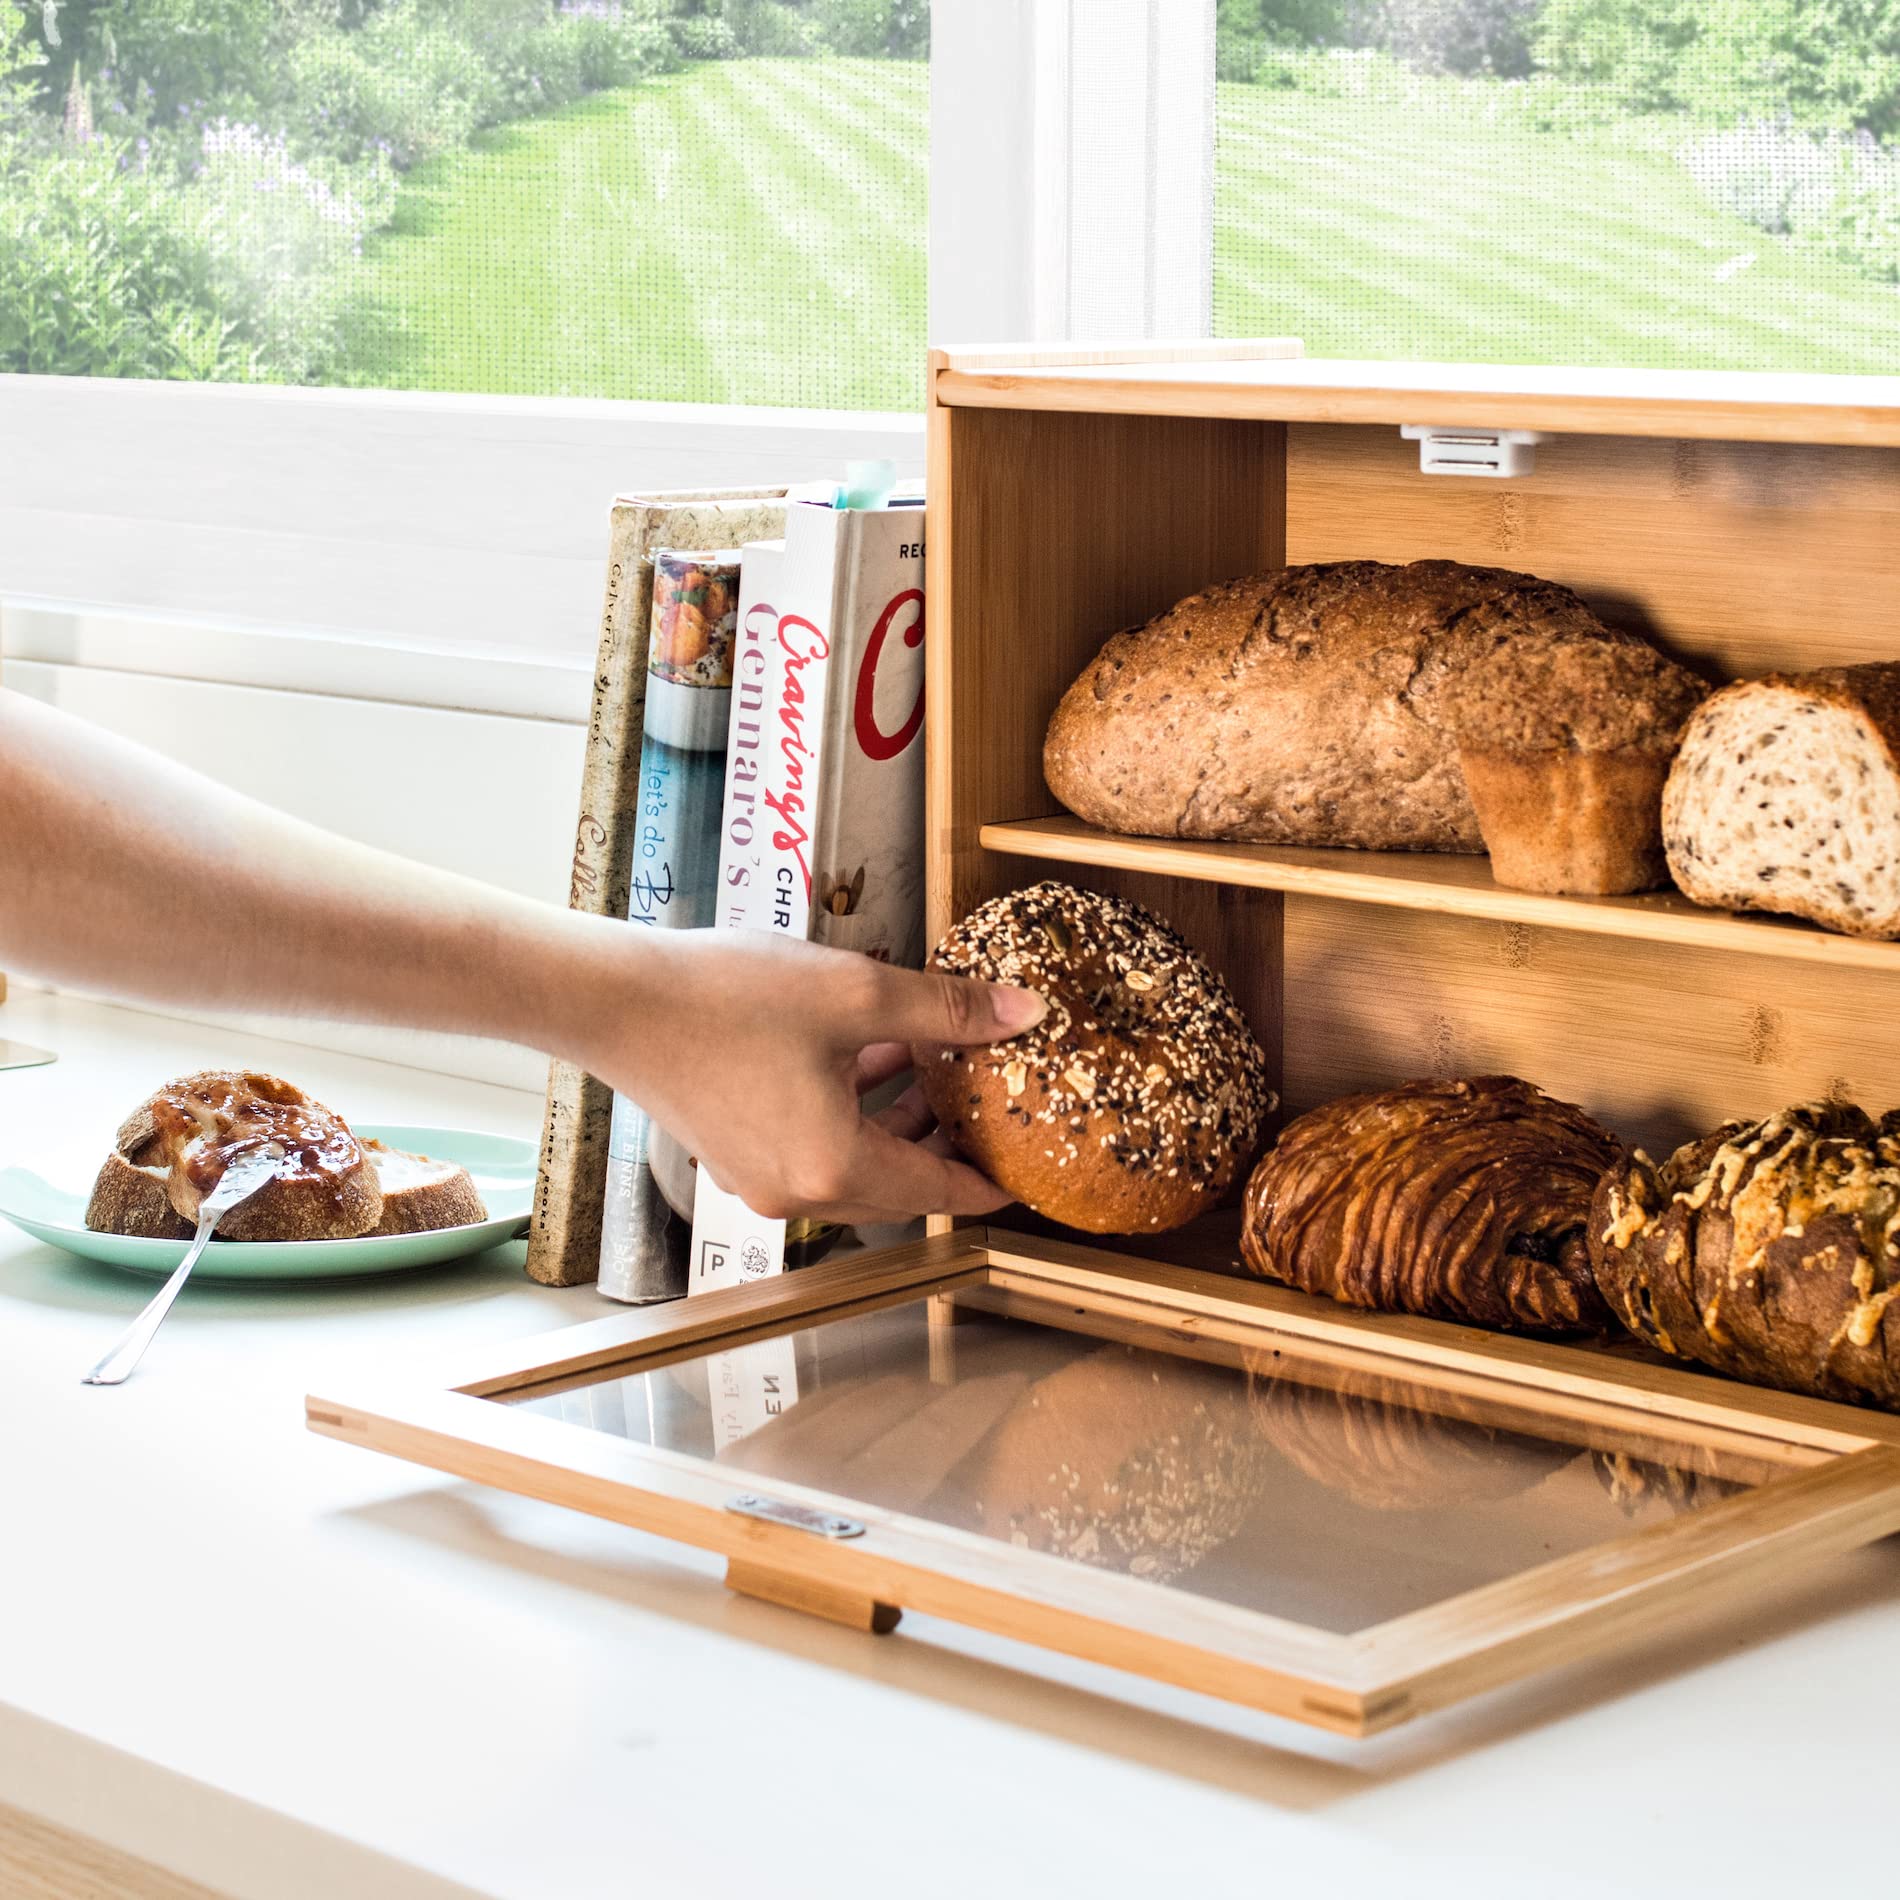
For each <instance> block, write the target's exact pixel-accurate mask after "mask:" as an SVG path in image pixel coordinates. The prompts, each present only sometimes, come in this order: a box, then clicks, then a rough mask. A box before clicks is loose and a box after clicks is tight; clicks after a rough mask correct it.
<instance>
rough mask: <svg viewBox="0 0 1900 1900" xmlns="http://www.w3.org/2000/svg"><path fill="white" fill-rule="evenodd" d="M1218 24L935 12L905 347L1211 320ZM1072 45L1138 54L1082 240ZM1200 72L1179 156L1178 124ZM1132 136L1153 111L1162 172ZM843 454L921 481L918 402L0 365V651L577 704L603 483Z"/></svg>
mask: <svg viewBox="0 0 1900 1900" xmlns="http://www.w3.org/2000/svg"><path fill="white" fill-rule="evenodd" d="M1213 16H1214V6H1213V0H1187V4H1183V0H958V4H957V5H955V6H946V7H943V8H941V9H939V10H938V17H937V19H936V21H935V22H934V43H933V48H932V57H931V73H930V112H931V136H930V158H929V165H930V176H931V179H932V180H933V189H932V191H931V194H930V211H929V224H928V240H927V241H928V247H929V281H930V287H931V288H930V298H929V309H928V330H929V335H930V337H931V338H932V339H936V338H940V337H950V338H954V339H955V340H956V341H957V342H958V343H959V344H999V343H1006V342H1008V341H1011V340H1014V339H1024V338H1027V339H1037V340H1047V339H1051V338H1066V337H1067V336H1068V335H1069V333H1070V331H1071V329H1072V328H1073V327H1074V323H1075V322H1076V321H1079V320H1082V319H1083V317H1084V316H1085V314H1086V313H1087V312H1088V311H1090V310H1094V309H1098V308H1100V309H1105V310H1107V311H1108V314H1109V316H1110V318H1111V321H1110V322H1109V323H1108V325H1107V327H1106V330H1105V331H1104V334H1106V335H1112V336H1120V337H1136V336H1146V335H1155V334H1200V335H1204V334H1205V333H1206V331H1207V328H1208V322H1207V314H1208V305H1209V301H1210V297H1211V276H1212V273H1211V203H1212V196H1211V152H1212V137H1213V125H1212V118H1211V100H1212V85H1211V79H1212V70H1213V67H1212V61H1213ZM1164 22H1165V30H1164ZM1078 36H1082V37H1085V38H1086V39H1087V41H1088V44H1089V47H1090V49H1091V51H1090V58H1091V59H1093V60H1094V61H1096V63H1097V65H1098V66H1099V64H1100V62H1102V61H1104V60H1124V61H1130V62H1139V63H1140V78H1139V81H1138V82H1137V83H1139V84H1140V85H1141V86H1142V87H1143V88H1145V92H1144V96H1145V97H1146V99H1147V101H1148V104H1147V108H1146V110H1145V114H1144V117H1145V120H1146V122H1147V124H1148V125H1149V127H1150V128H1151V130H1150V136H1149V141H1148V145H1147V146H1146V147H1144V151H1145V154H1146V164H1147V188H1146V189H1145V191H1142V192H1138V193H1135V194H1132V195H1131V199H1130V202H1129V203H1128V204H1127V206H1126V207H1125V214H1123V222H1122V223H1121V224H1120V225H1119V226H1118V227H1117V228H1115V229H1113V230H1112V231H1107V232H1105V231H1104V229H1103V226H1102V223H1101V221H1100V220H1099V218H1098V219H1097V220H1096V221H1095V222H1094V223H1093V224H1092V225H1091V227H1090V232H1089V243H1088V245H1087V246H1086V247H1083V246H1080V245H1078V244H1077V243H1076V242H1075V241H1074V233H1073V232H1072V229H1071V225H1070V221H1069V217H1068V210H1069V207H1070V205H1071V202H1072V200H1073V197H1074V183H1075V177H1074V174H1075V169H1076V167H1077V165H1078V164H1082V163H1087V162H1089V155H1090V154H1091V152H1095V153H1099V152H1100V151H1102V150H1104V149H1105V148H1106V146H1107V145H1108V143H1109V142H1111V141H1113V142H1117V143H1120V144H1123V145H1125V144H1127V143H1128V141H1127V139H1126V137H1125V130H1124V128H1122V127H1121V126H1120V125H1119V124H1117V125H1114V126H1110V125H1109V124H1108V123H1107V122H1106V115H1104V114H1103V113H1102V111H1101V110H1100V109H1099V107H1098V108H1097V110H1096V111H1095V113H1094V114H1093V116H1091V111H1090V95H1089V93H1088V90H1087V86H1086V84H1085V83H1084V81H1085V78H1086V75H1084V74H1082V73H1081V72H1080V71H1079V69H1078V66H1077V62H1076V60H1075V58H1074V48H1075V46H1076V43H1077V39H1078ZM1158 53H1159V66H1158V67H1157V66H1156V61H1157V56H1158ZM1197 75H1200V76H1201V77H1202V78H1204V79H1205V81H1206V82H1207V83H1206V84H1205V85H1204V86H1200V81H1199V79H1197ZM1197 86H1200V91H1201V92H1204V93H1205V95H1206V100H1207V103H1208V106H1209V116H1208V118H1207V122H1206V124H1205V127H1204V128H1201V130H1202V131H1204V138H1200V139H1199V142H1198V144H1197V134H1196V132H1195V129H1194V128H1193V127H1192V126H1190V127H1189V131H1188V134H1187V135H1186V136H1183V135H1182V133H1181V131H1180V129H1179V128H1180V125H1181V121H1182V115H1183V114H1191V113H1192V111H1193V110H1194V104H1193V102H1194V100H1195V98H1196V97H1198V96H1199V92H1197ZM1118 116H1119V115H1118ZM1157 125H1165V126H1168V127H1171V128H1174V129H1173V131H1172V132H1171V134H1170V136H1169V137H1168V138H1167V139H1166V140H1165V141H1164V142H1165V144H1166V146H1167V152H1166V155H1165V158H1164V159H1158V158H1157V155H1156V151H1155V149H1154V147H1155V143H1156V141H1155V138H1154V136H1153V131H1152V128H1154V127H1155V126H1157ZM1199 145H1204V146H1205V149H1206V153H1207V155H1208V157H1207V164H1206V166H1204V167H1201V168H1198V169H1197V166H1196V164H1195V163H1194V162H1193V159H1194V154H1195V152H1196V151H1197V150H1198V149H1199ZM1184 234H1185V235H1184ZM1184 244H1185V246H1186V248H1185V249H1184V248H1183V246H1184ZM1197 244H1198V245H1199V256H1198V262H1197V259H1196V253H1195V248H1194V247H1195V246H1196V245H1197ZM1197 282H1198V283H1199V285H1200V290H1199V292H1198V294H1194V293H1193V289H1192V287H1193V285H1194V284H1195V283H1197ZM1131 284H1132V285H1133V286H1134V287H1133V289H1132V291H1131V289H1130V285H1131ZM1183 284H1186V285H1188V286H1189V291H1190V294H1187V295H1186V296H1185V297H1184V296H1183V295H1182V294H1181V293H1180V290H1179V287H1180V286H1182V285H1183ZM1170 287H1173V288H1170ZM865 457H873V458H879V459H885V458H888V459H890V460H892V461H895V462H896V463H897V464H898V466H899V469H900V472H901V473H903V474H904V475H907V476H916V475H920V474H921V473H922V471H923V464H924V435H923V415H922V411H921V408H920V409H919V410H918V412H916V413H914V414H911V413H904V414H889V413H872V412H851V411H821V410H804V409H790V408H757V407H743V406H738V405H733V406H723V405H717V404H689V403H651V402H625V401H606V400H599V401H596V400H585V399H567V398H533V397H518V396H480V395H441V394H433V393H426V392H409V391H390V390H357V389H304V388H284V387H275V386H267V387H256V386H240V385H230V384H189V383H150V382H137V381H114V380H107V379H88V378H66V377H39V376H0V653H5V654H7V655H8V656H9V657H11V658H14V659H20V660H29V661H42V662H47V663H51V664H56V665H81V666H108V667H112V668H114V669H116V670H120V671H129V672H141V671H142V672H148V673H164V674H166V675H168V676H173V677H184V678H193V679H204V680H215V681H219V682H223V683H227V684H238V685H251V686H267V687H270V686H274V687H282V688H285V689H289V690H296V691H305V692H331V693H343V694H346V695H350V696H354V697H367V698H383V699H395V700H402V701H412V702H414V703H418V704H425V705H436V706H456V707H472V708H475V709H478V710H493V711H508V712H516V713H526V714H527V715H528V716H540V717H561V718H568V719H580V718H583V717H584V716H585V705H586V680H587V677H588V675H589V674H590V672H591V667H592V659H593V652H592V646H593V627H594V622H595V619H596V617H597V614H598V608H599V585H600V567H601V560H602V551H603V549H604V546H605V514H606V505H607V502H608V499H609V498H610V497H611V496H612V495H613V494H614V493H616V492H623V491H626V490H630V489H642V488H684V487H715V486H723V485H727V484H730V483H734V482H744V481H748V480H754V479H757V480H760V481H769V482H771V481H796V480H803V479H808V478H812V477H818V476H824V475H829V474H834V473H836V472H838V471H839V470H840V469H841V468H842V465H843V464H844V463H845V462H846V461H849V460H853V459H858V458H865Z"/></svg>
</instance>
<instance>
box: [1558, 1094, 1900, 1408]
mask: <svg viewBox="0 0 1900 1900" xmlns="http://www.w3.org/2000/svg"><path fill="white" fill-rule="evenodd" d="M1896 1237H1900V1111H1890V1112H1889V1113H1888V1114H1887V1115H1886V1116H1884V1117H1883V1118H1882V1119H1881V1120H1880V1121H1879V1122H1878V1123H1876V1122H1875V1121H1874V1120H1873V1119H1872V1117H1871V1116H1869V1115H1867V1114H1866V1113H1865V1112H1864V1111H1862V1110H1861V1109H1859V1108H1856V1107H1855V1106H1854V1105H1853V1104H1852V1103H1848V1102H1810V1103H1807V1104H1804V1105H1802V1106H1800V1107H1796V1108H1789V1109H1784V1110H1783V1111H1782V1112H1781V1113H1780V1114H1778V1115H1772V1116H1770V1117H1769V1118H1768V1119H1767V1120H1766V1121H1759V1122H1729V1123H1726V1124H1725V1125H1724V1126H1723V1127H1721V1128H1718V1129H1717V1130H1716V1131H1715V1133H1714V1134H1712V1135H1709V1136H1706V1137H1705V1138H1704V1139H1703V1140H1701V1141H1692V1142H1690V1143H1688V1144H1687V1145H1686V1146H1684V1147H1681V1148H1678V1149H1677V1150H1676V1152H1675V1153H1674V1154H1672V1155H1671V1156H1670V1157H1669V1159H1668V1160H1667V1161H1665V1162H1664V1163H1663V1164H1662V1165H1661V1166H1660V1167H1657V1166H1656V1165H1655V1164H1654V1163H1652V1162H1651V1161H1650V1160H1649V1158H1648V1157H1647V1156H1645V1155H1643V1154H1641V1153H1638V1154H1636V1155H1634V1156H1632V1157H1630V1158H1629V1159H1627V1160H1626V1161H1624V1162H1623V1163H1622V1164H1621V1165H1620V1166H1618V1167H1616V1168H1613V1169H1612V1170H1611V1171H1610V1172H1609V1173H1608V1174H1606V1175H1605V1176H1604V1178H1603V1181H1602V1184H1601V1185H1600V1186H1599V1187H1598V1189H1597V1193H1596V1199H1595V1203H1594V1205H1593V1206H1592V1208H1591V1211H1590V1252H1591V1258H1592V1261H1593V1263H1594V1265H1595V1268H1596V1277H1597V1284H1598V1286H1599V1287H1601V1288H1602V1290H1603V1295H1604V1298H1605V1299H1606V1300H1608V1302H1609V1304H1610V1306H1611V1308H1612V1310H1613V1311H1614V1312H1615V1314H1616V1316H1617V1318H1618V1319H1620V1320H1621V1321H1622V1322H1623V1323H1624V1325H1626V1326H1627V1327H1628V1328H1629V1329H1630V1331H1631V1332H1633V1333H1634V1334H1636V1336H1637V1337H1638V1338H1639V1339H1643V1340H1646V1341H1647V1342H1648V1343H1649V1344H1650V1345H1652V1346H1654V1347H1656V1348H1657V1349H1658V1350H1659V1351H1661V1352H1666V1353H1671V1354H1674V1355H1676V1356H1678V1357H1680V1358H1685V1359H1694V1360H1697V1361H1699V1362H1700V1363H1701V1364H1703V1365H1705V1366H1712V1367H1713V1368H1714V1369H1715V1370H1716V1371H1718V1372H1727V1373H1731V1374H1733V1375H1734V1376H1735V1377H1736V1378H1740V1379H1749V1380H1752V1381H1753V1382H1755V1383H1756V1384H1758V1385H1772V1386H1779V1387H1780V1388H1781V1389H1782V1390H1784V1391H1788V1392H1809V1393H1813V1394H1815V1395H1816V1396H1817V1397H1820V1398H1825V1399H1847V1400H1849V1401H1852V1402H1855V1403H1858V1404H1862V1405H1879V1406H1884V1407H1885V1408H1886V1409H1887V1410H1888V1411H1900V1251H1896V1244H1895V1243H1896Z"/></svg>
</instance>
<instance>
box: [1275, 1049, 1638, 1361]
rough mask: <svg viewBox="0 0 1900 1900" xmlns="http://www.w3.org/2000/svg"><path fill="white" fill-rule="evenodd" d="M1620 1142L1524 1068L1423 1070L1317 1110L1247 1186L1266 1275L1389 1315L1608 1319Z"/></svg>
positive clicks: (1603, 1325)
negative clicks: (1506, 1071)
mask: <svg viewBox="0 0 1900 1900" xmlns="http://www.w3.org/2000/svg"><path fill="white" fill-rule="evenodd" d="M1619 1152H1620V1149H1619V1145H1618V1143H1617V1141H1616V1138H1615V1137H1614V1136H1613V1135H1612V1134H1610V1132H1609V1131H1608V1130H1607V1129H1605V1128H1602V1127H1600V1126H1599V1125H1598V1124H1597V1123H1596V1122H1594V1121H1592V1120H1591V1119H1590V1117H1589V1116H1588V1115H1586V1114H1585V1113H1584V1112H1583V1110H1582V1109H1580V1108H1576V1107H1573V1106H1572V1105H1571V1104H1570V1103H1568V1102H1559V1101H1556V1100H1554V1099H1553V1098H1552V1097H1550V1096H1548V1095H1546V1094H1545V1093H1544V1092H1543V1090H1541V1089H1538V1088H1533V1087H1532V1086H1531V1085H1530V1083H1528V1082H1521V1081H1519V1080H1518V1078H1517V1077H1516V1076H1511V1075H1487V1076H1480V1077H1478V1078H1477V1079H1476V1080H1473V1081H1462V1082H1437V1081H1434V1082H1408V1083H1406V1084H1405V1085H1404V1086H1403V1087H1400V1088H1396V1089H1387V1090H1385V1091H1384V1092H1383V1093H1381V1094H1377V1095H1348V1096H1344V1097H1342V1098H1341V1099H1340V1100H1339V1101H1336V1102H1328V1103H1327V1104H1326V1105H1325V1106H1324V1107H1321V1108H1316V1109H1314V1110H1312V1111H1311V1112H1310V1113H1309V1114H1305V1115H1302V1116H1301V1117H1300V1118H1299V1119H1298V1120H1297V1121H1295V1122H1292V1123H1290V1124H1289V1125H1288V1127H1287V1128H1286V1130H1285V1131H1284V1132H1283V1133H1282V1134H1281V1136H1280V1139H1279V1141H1278V1142H1277V1143H1276V1144H1275V1145H1274V1147H1273V1148H1272V1150H1271V1151H1270V1152H1269V1153H1268V1154H1267V1155H1266V1156H1265V1158H1264V1159H1263V1160H1262V1161H1261V1163H1260V1165H1259V1166H1258V1167H1257V1168H1255V1169H1254V1171H1253V1177H1252V1179H1251V1180H1249V1181H1248V1183H1247V1202H1246V1213H1245V1216H1244V1218H1243V1221H1242V1224H1241V1233H1240V1244H1241V1252H1242V1254H1243V1255H1244V1256H1245V1259H1246V1263H1247V1265H1248V1267H1250V1268H1251V1269H1252V1270H1253V1272H1255V1273H1257V1274H1259V1275H1260V1277H1261V1278H1262V1279H1266V1280H1280V1281H1283V1282H1284V1283H1285V1284H1286V1285H1288V1286H1295V1287H1298V1288H1299V1289H1300V1290H1301V1291H1302V1292H1305V1293H1318V1294H1323V1295H1325V1296H1326V1297H1328V1298H1330V1299H1335V1300H1339V1301H1342V1302H1344V1303H1345V1304H1347V1305H1349V1306H1370V1307H1377V1308H1378V1309H1380V1310H1381V1311H1384V1312H1388V1313H1394V1312H1396V1313H1421V1314H1424V1315H1426V1316H1427V1317H1429V1318H1433V1319H1450V1320H1462V1321H1464V1322H1466V1323H1467V1324H1471V1325H1476V1326H1490V1327H1495V1328H1498V1329H1500V1330H1502V1331H1507V1332H1509V1331H1519V1332H1523V1331H1531V1332H1544V1333H1579V1332H1584V1333H1587V1332H1605V1331H1608V1330H1609V1319H1610V1315H1609V1312H1608V1309H1607V1308H1606V1307H1605V1306H1604V1303H1603V1300H1602V1298H1601V1297H1600V1296H1599V1294H1598V1292H1597V1289H1596V1284H1595V1281H1594V1279H1593V1278H1592V1275H1591V1266H1590V1256H1589V1246H1588V1242H1587V1240H1586V1238H1585V1232H1584V1229H1585V1225H1586V1222H1587V1220H1588V1218H1589V1212H1590V1196H1591V1193H1592V1191H1593V1190H1594V1189H1595V1187H1596V1184H1597V1181H1598V1178H1599V1177H1600V1176H1601V1175H1602V1173H1603V1171H1604V1169H1605V1168H1607V1167H1609V1166H1610V1164H1611V1163H1612V1162H1613V1161H1615V1160H1616V1158H1617V1156H1618V1154H1619Z"/></svg>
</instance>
